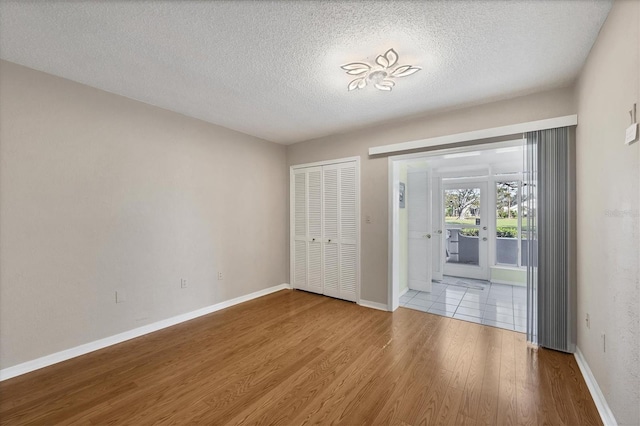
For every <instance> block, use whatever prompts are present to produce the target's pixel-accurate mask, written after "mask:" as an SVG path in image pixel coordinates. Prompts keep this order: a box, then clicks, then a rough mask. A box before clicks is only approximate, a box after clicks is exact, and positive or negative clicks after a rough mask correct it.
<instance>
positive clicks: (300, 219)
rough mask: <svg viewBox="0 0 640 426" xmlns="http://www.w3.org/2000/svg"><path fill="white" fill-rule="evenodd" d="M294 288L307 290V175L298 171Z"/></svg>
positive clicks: (295, 191) (294, 193) (294, 236)
mask: <svg viewBox="0 0 640 426" xmlns="http://www.w3.org/2000/svg"><path fill="white" fill-rule="evenodd" d="M293 204H294V206H293V220H294V224H293V227H292V230H293V244H292V246H293V247H292V248H293V254H292V256H291V259H292V260H293V262H294V263H293V268H292V269H293V274H292V275H293V278H292V279H293V283H292V285H293V288H298V289H301V290H306V289H307V173H306V171H305V170H296V171H295V172H294V176H293Z"/></svg>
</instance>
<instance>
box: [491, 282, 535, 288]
mask: <svg viewBox="0 0 640 426" xmlns="http://www.w3.org/2000/svg"><path fill="white" fill-rule="evenodd" d="M491 284H506V285H512V286H514V287H527V283H521V282H517V281H507V280H491Z"/></svg>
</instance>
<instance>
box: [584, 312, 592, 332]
mask: <svg viewBox="0 0 640 426" xmlns="http://www.w3.org/2000/svg"><path fill="white" fill-rule="evenodd" d="M584 320H585V321H586V323H587V328H589V329H590V328H591V319H590V318H589V314H587V316H586V318H585V319H584Z"/></svg>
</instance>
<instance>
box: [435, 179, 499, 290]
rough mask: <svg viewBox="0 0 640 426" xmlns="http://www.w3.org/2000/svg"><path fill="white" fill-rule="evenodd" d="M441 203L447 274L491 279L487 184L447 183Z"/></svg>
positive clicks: (445, 269) (444, 185)
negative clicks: (488, 253) (488, 252)
mask: <svg viewBox="0 0 640 426" xmlns="http://www.w3.org/2000/svg"><path fill="white" fill-rule="evenodd" d="M442 200H443V211H444V216H445V221H444V223H445V232H446V234H445V253H444V255H445V262H444V274H445V275H452V276H455V277H466V278H475V279H480V280H487V279H489V267H488V256H487V246H488V225H489V221H488V214H487V213H488V212H487V202H486V200H487V183H486V182H484V181H476V182H465V183H445V184H443V190H442Z"/></svg>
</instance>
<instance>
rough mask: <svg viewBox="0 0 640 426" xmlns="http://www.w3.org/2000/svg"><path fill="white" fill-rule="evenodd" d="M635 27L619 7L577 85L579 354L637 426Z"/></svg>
mask: <svg viewBox="0 0 640 426" xmlns="http://www.w3.org/2000/svg"><path fill="white" fill-rule="evenodd" d="M639 25H640V2H638V1H617V2H616V3H615V4H614V6H613V8H612V9H611V12H610V13H609V17H608V18H607V21H606V22H605V24H604V26H603V27H602V29H601V31H600V35H599V36H598V39H597V41H596V43H595V45H594V46H593V48H592V50H591V53H590V55H589V57H588V59H587V61H586V63H585V66H584V68H583V70H582V73H581V75H580V79H579V81H578V84H577V100H578V127H577V134H576V136H577V144H576V151H577V159H576V160H577V188H576V189H577V216H578V223H577V225H578V226H577V233H578V289H577V294H578V347H579V348H580V350H581V352H582V353H583V355H584V357H585V358H586V360H587V362H588V364H589V366H590V368H591V370H592V372H593V374H594V376H595V378H596V380H597V381H598V384H599V386H600V388H601V389H602V391H603V393H604V396H605V398H606V399H607V402H608V403H609V406H610V407H611V409H612V411H613V414H614V415H615V417H616V420H617V421H618V423H619V424H626V425H638V424H640V358H639V355H638V354H639V353H640V337H639V336H640V315H639V311H640V290H639V284H638V275H639V268H638V264H639V261H640V249H639V248H640V247H639V246H640V232H639V228H640V213H639V210H638V208H639V195H640V194H639V193H638V188H639V187H640V173H639V164H640V143H638V142H636V143H635V144H634V145H632V146H625V145H624V144H623V142H624V134H625V128H626V127H627V126H628V125H629V114H628V112H627V111H628V110H630V109H631V107H632V105H633V103H634V102H636V103H637V102H638V101H639V100H640V93H639V90H640V81H639V80H640V68H639V66H638V62H639V57H640V52H639V51H640V34H639V31H638V27H639ZM639 112H640V111H639ZM587 313H588V314H589V316H590V318H591V328H587V326H586V321H585V316H586V314H587ZM601 333H605V334H606V352H604V351H603V345H602V339H601V337H600V335H601Z"/></svg>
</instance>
